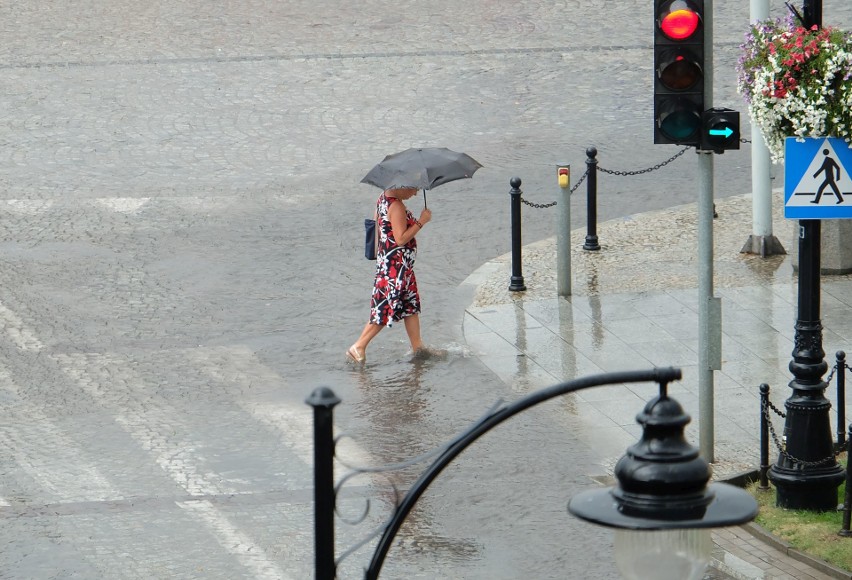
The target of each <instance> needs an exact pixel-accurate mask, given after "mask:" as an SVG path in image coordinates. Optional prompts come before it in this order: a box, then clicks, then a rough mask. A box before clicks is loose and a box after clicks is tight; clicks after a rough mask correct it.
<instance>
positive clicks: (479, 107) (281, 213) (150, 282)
mask: <svg viewBox="0 0 852 580" xmlns="http://www.w3.org/2000/svg"><path fill="white" fill-rule="evenodd" d="M717 4H720V6H718V11H719V15H718V20H717V28H716V30H717V38H718V43H719V49H718V54H717V55H716V61H715V62H716V68H717V71H718V76H717V78H716V95H717V99H718V104H720V105H730V106H736V105H737V104H738V103H739V100H738V97H737V96H736V95H735V94H734V90H733V85H734V78H735V77H734V73H733V63H734V62H735V61H736V56H737V55H736V52H737V51H736V45H737V44H738V43H739V42H740V39H741V37H742V31H743V30H744V28H745V22H746V20H747V14H746V12H747V7H745V6H740V5H738V4H737V5H734V4H731V3H726V4H724V5H721V3H717ZM461 8H463V9H464V10H465V11H466V12H467V13H470V14H473V15H474V17H470V18H467V17H465V18H455V17H453V18H448V17H447V15H448V14H455V13H456V11H458V10H460V9H461ZM604 8H605V9H606V17H605V18H603V19H602V18H601V12H602V10H603V9H604ZM824 9H825V12H826V14H827V15H828V14H832V15H834V16H833V18H835V19H836V18H839V19H840V22H841V23H842V22H844V21H845V22H852V8H850V6H849V5H848V4H847V3H845V2H837V1H836V0H835V1H834V2H829V1H826V2H825V8H824ZM643 13H644V14H645V17H643V18H637V14H643ZM647 22H650V5H649V4H648V3H647V2H640V1H638V0H636V1H628V2H621V3H616V4H613V3H610V2H606V3H604V2H592V3H588V2H582V3H580V2H563V3H552V2H536V1H532V2H524V3H523V4H522V5H518V4H517V3H500V2H494V1H492V0H478V1H474V2H464V3H462V2H450V1H445V2H437V3H435V2H430V3H422V2H421V3H404V5H400V3H399V2H388V1H386V0H368V1H366V2H361V3H358V4H357V5H356V4H345V3H341V2H338V1H320V2H310V3H306V2H285V3H282V2H273V1H269V0H248V1H246V2H241V3H238V4H235V3H224V4H210V3H204V2H199V1H189V2H183V3H177V4H176V3H168V2H161V1H152V2H146V3H141V4H140V3H138V2H127V1H124V0H119V1H116V2H109V3H107V4H98V5H94V4H88V3H83V4H81V3H79V2H67V1H60V2H52V3H51V4H50V6H49V7H47V8H46V7H44V6H42V5H36V4H32V3H29V4H27V3H23V4H22V3H13V4H9V3H7V4H5V5H3V6H0V31H2V33H3V43H2V44H0V80H2V84H3V86H4V91H2V92H0V321H2V332H0V412H2V414H3V417H4V421H3V425H2V427H0V442H2V445H0V466H1V467H2V469H0V518H2V521H3V524H4V525H3V526H2V527H0V543H2V545H3V546H4V550H3V551H2V552H0V576H2V577H4V578H10V579H17V578H74V577H79V578H118V577H120V578H145V579H149V578H228V579H231V578H299V579H301V578H306V577H310V575H311V570H312V562H311V558H312V543H311V542H312V530H311V514H312V497H311V491H312V483H311V445H312V443H311V439H310V433H311V423H310V410H309V409H308V408H307V406H306V405H305V404H304V399H305V398H306V396H307V395H308V394H309V393H310V392H311V391H312V390H313V389H314V388H316V387H317V386H319V385H329V386H331V387H333V388H334V390H335V391H336V392H337V393H338V394H339V395H340V397H341V398H342V399H343V403H342V404H341V405H340V406H339V407H338V409H337V424H338V426H339V427H340V429H341V431H342V432H345V433H347V434H348V435H349V438H347V439H345V440H344V442H343V443H341V459H344V460H349V461H351V462H353V463H356V464H364V463H369V464H376V463H387V462H394V461H399V460H402V459H406V458H409V457H411V456H413V455H416V454H418V453H420V452H423V451H426V450H430V449H433V448H435V447H436V446H438V445H440V444H441V443H443V442H445V441H446V440H448V439H449V438H451V437H453V436H454V435H455V434H456V433H458V432H459V431H461V430H462V429H464V428H465V427H467V426H468V425H469V424H470V422H472V421H474V420H475V419H477V418H478V417H480V416H481V414H482V413H483V412H485V410H486V409H488V408H489V407H490V406H491V405H492V404H493V403H494V401H496V400H497V399H500V398H502V399H512V398H514V397H517V396H518V390H517V389H518V384H517V382H514V383H511V384H507V383H506V382H505V381H504V380H502V379H503V378H504V377H502V376H501V375H500V373H497V374H495V372H494V371H493V370H492V368H491V366H492V361H488V360H485V357H479V356H478V355H477V353H476V349H477V348H478V346H469V345H468V344H467V343H466V341H465V332H464V331H463V321H464V319H465V310H466V309H467V308H468V306H469V305H470V304H471V301H473V300H475V299H476V297H475V288H473V287H471V286H470V285H468V284H463V282H464V281H465V279H467V278H468V276H469V275H470V274H471V272H473V271H475V270H477V269H478V268H480V266H482V264H485V263H488V262H489V261H490V260H492V259H494V257H495V256H500V255H503V254H505V252H507V251H508V248H509V240H510V238H509V218H508V213H509V198H508V191H509V179H510V177H512V176H514V175H519V176H521V177H522V178H523V182H524V183H523V189H524V192H525V193H524V195H525V197H526V198H528V199H529V200H531V201H534V202H539V203H541V202H548V201H551V200H552V199H553V198H554V197H555V191H554V190H555V189H556V187H555V183H554V181H555V180H554V179H553V177H554V176H553V173H554V171H553V169H554V167H555V165H556V164H557V163H566V162H568V163H571V164H572V167H573V170H574V174H575V175H577V174H578V168H581V167H583V162H584V160H585V149H586V147H587V146H589V145H592V144H594V145H596V146H597V147H598V149H599V151H600V154H599V160H600V163H601V166H602V167H608V168H611V169H620V170H632V169H644V168H647V167H652V166H654V165H657V164H659V163H660V162H661V161H663V160H665V159H667V158H669V157H670V156H672V155H674V154H675V153H676V152H677V151H678V148H676V147H657V148H655V147H649V146H647V144H648V143H649V141H650V139H651V132H650V124H649V123H650V113H649V112H648V111H649V110H650V109H649V106H650V105H649V103H650V101H649V99H650V96H649V95H650V93H651V88H650V86H651V78H652V76H651V71H650V57H649V55H650V46H651V35H650V33H649V27H650V26H649V25H646V23H647ZM599 34H600V35H601V36H599ZM589 47H591V48H589ZM745 131H746V129H745V127H744V132H745ZM413 145H441V146H447V147H451V148H453V149H457V150H463V151H466V152H468V153H470V154H471V155H472V156H473V157H475V158H476V159H477V160H479V161H480V162H482V163H483V164H484V165H485V167H484V168H483V169H482V170H480V171H479V172H477V174H476V177H475V178H474V179H472V180H467V181H464V182H458V183H453V184H448V185H446V186H443V187H441V188H440V189H437V190H436V191H435V192H432V193H430V195H429V206H430V208H431V209H432V210H433V212H434V220H433V221H432V222H431V223H430V224H429V227H428V229H427V230H426V231H424V232H423V234H422V235H421V236H422V237H421V240H420V242H421V244H420V254H419V256H418V265H417V268H418V270H417V271H418V276H419V283H420V288H421V292H422V294H423V300H424V308H425V311H424V316H423V324H424V335H425V337H426V338H427V340H429V341H430V342H431V343H432V344H434V345H437V346H439V347H441V348H443V349H445V350H446V351H447V353H448V354H447V357H446V358H441V359H434V360H429V361H412V360H411V358H410V357H409V356H407V354H406V350H407V347H406V341H405V339H404V336H403V332H402V331H401V330H400V329H393V330H391V331H387V332H385V333H383V334H382V335H381V336H380V337H379V338H378V339H377V341H376V342H375V343H374V345H373V346H371V349H370V353H369V356H370V362H369V363H368V364H367V366H366V367H365V368H364V369H355V368H352V367H351V366H349V365H347V364H346V363H345V361H344V358H343V352H344V350H345V348H346V347H347V346H348V345H349V344H350V343H351V341H352V340H353V338H354V336H355V335H356V334H357V332H358V331H359V329H360V328H361V326H362V324H363V321H364V320H365V319H366V316H367V309H368V308H367V306H368V297H369V290H370V284H371V279H372V270H373V266H372V265H371V264H370V263H368V262H367V261H366V260H364V259H363V258H361V257H360V256H361V255H360V251H359V248H360V246H361V240H362V234H361V227H362V226H361V224H362V223H363V222H362V220H363V218H364V217H366V216H367V215H369V213H370V212H371V209H370V207H371V205H372V202H373V200H374V199H375V195H376V193H377V192H376V191H375V190H374V189H373V188H370V187H368V186H365V185H360V184H359V183H358V182H359V180H360V178H361V177H362V175H363V174H364V173H365V172H366V171H367V170H368V169H369V168H370V167H372V165H373V164H374V163H375V162H376V161H378V160H379V159H381V158H382V157H383V156H384V155H385V154H387V153H390V152H393V151H397V150H400V149H404V148H406V147H409V146H413ZM693 158H694V156H692V155H684V156H683V157H681V158H679V159H677V160H676V161H675V162H673V163H672V164H670V165H668V166H666V167H664V168H662V169H660V170H658V171H654V172H651V173H649V174H642V175H637V176H634V177H630V178H616V177H614V176H601V178H600V179H599V193H600V195H599V216H600V218H601V220H610V219H614V218H619V217H623V216H626V215H634V214H638V213H640V212H643V211H650V210H655V209H662V208H666V207H669V206H672V205H678V204H682V203H687V202H689V201H690V200H691V199H692V198H693V197H694V195H695V188H694V183H693V175H694V167H695V163H694V159H693ZM716 167H717V171H718V172H719V173H720V174H724V175H725V179H720V180H718V182H717V195H718V196H719V197H720V198H725V197H728V196H731V195H735V194H739V193H741V192H742V191H746V190H747V189H748V182H749V149H748V147H744V148H743V150H742V151H740V152H738V153H736V154H734V153H731V154H726V155H724V156H721V157H719V158H718V159H717V163H716ZM572 206H573V210H574V211H573V214H574V226H575V227H579V226H580V225H582V223H583V220H584V219H585V213H584V212H585V210H584V200H583V199H582V197H581V196H577V197H575V199H574V200H573V201H572ZM413 207H417V205H416V203H415V204H414V206H413ZM551 211H552V210H551ZM553 221H554V220H553V215H552V214H551V213H548V211H547V210H536V211H533V210H526V211H525V213H524V226H525V232H526V234H525V235H526V238H525V239H526V241H527V242H528V243H534V242H537V241H539V240H547V239H548V238H549V237H550V236H552V235H553V232H554V229H553ZM742 236H743V238H745V237H746V236H747V232H742ZM604 243H606V240H604ZM530 251H532V250H530ZM544 270H546V268H544ZM530 275H531V276H532V273H531V274H530ZM546 275H547V274H546V273H545V272H542V273H541V274H540V276H542V277H543V276H546ZM531 280H532V278H531ZM600 283H601V284H604V285H605V284H607V282H606V280H604V279H603V278H602V277H601V278H600ZM592 306H593V304H592V303H590V307H592ZM537 379H538V376H537V375H535V374H532V375H530V377H529V380H530V385H529V386H530V387H531V386H532V385H533V384H535V381H536V380H537ZM607 457H608V456H607ZM340 467H341V470H342V465H341V466H340ZM607 469H608V465H607V462H606V461H603V460H602V457H601V456H599V452H598V450H597V449H596V448H593V447H592V446H590V445H589V444H588V443H587V442H585V441H583V440H582V439H581V438H578V437H576V433H575V431H573V430H572V428H571V427H570V425H569V424H568V422H566V415H565V413H564V412H563V410H562V409H554V408H547V409H541V410H537V411H536V412H530V414H529V415H527V416H525V417H524V420H523V421H519V422H518V423H516V424H512V425H506V426H505V428H503V429H501V430H500V432H499V433H494V434H493V436H489V437H488V438H486V439H485V440H483V441H482V442H481V445H478V446H477V448H476V449H471V450H470V452H469V453H466V454H465V456H464V458H462V460H461V461H460V462H459V464H458V465H457V466H454V468H453V469H451V470H448V471H447V472H446V473H445V474H444V475H443V476H442V478H441V480H440V481H438V482H436V484H435V487H434V489H433V490H432V491H431V492H430V494H429V495H428V496H427V497H426V498H424V500H423V503H422V509H420V510H419V511H418V512H417V513H416V514H415V517H414V519H413V520H412V522H410V524H409V525H408V526H407V527H406V528H404V530H403V534H402V538H401V542H400V545H399V546H398V547H395V549H394V551H392V553H391V557H390V559H389V562H388V565H387V573H386V577H388V578H395V577H396V578H434V577H436V576H438V577H453V578H507V579H508V578H518V577H536V578H542V579H546V578H564V577H566V575H567V576H569V577H570V576H575V577H578V576H580V575H583V574H589V575H591V576H593V577H596V578H607V577H614V576H615V571H614V568H613V565H612V562H611V554H610V549H611V541H610V539H609V535H608V534H607V533H606V532H605V531H602V530H592V531H590V530H589V529H588V528H587V527H585V526H583V525H581V524H580V523H578V522H577V521H576V520H574V519H572V518H569V517H568V516H567V514H566V510H565V505H566V503H567V500H568V498H569V497H570V496H571V495H573V494H574V493H576V492H577V491H579V490H582V489H586V488H588V487H590V486H592V485H595V479H594V477H603V476H606V474H607ZM413 472H416V469H414V470H412V469H409V470H406V471H404V472H402V473H401V474H399V475H396V476H392V477H391V480H392V481H393V483H394V484H395V485H397V487H401V488H404V487H405V486H406V485H407V484H408V483H409V482H410V481H411V480H412V478H413V477H414V476H415V473H413ZM353 484H354V485H353V486H351V489H349V490H348V491H349V492H350V493H351V495H352V496H354V497H353V500H354V501H353V502H352V503H353V504H355V505H351V504H350V502H349V501H348V500H347V501H346V502H344V503H345V505H344V507H345V510H346V511H345V513H346V514H348V515H351V514H352V513H355V514H358V513H360V508H361V507H363V505H362V504H361V503H360V502H359V501H358V500H360V499H362V496H370V497H374V500H373V502H372V510H371V511H370V513H369V515H368V518H367V521H366V522H365V523H364V524H362V525H361V526H346V525H344V524H343V523H342V522H341V523H340V526H339V528H340V529H339V530H338V536H339V543H338V547H339V551H340V552H341V553H342V552H343V550H345V549H346V548H347V547H348V546H351V545H353V544H354V542H355V541H357V540H359V539H362V538H364V537H365V536H366V534H367V533H368V530H369V525H370V524H375V523H378V520H380V519H381V518H382V516H383V515H384V514H386V508H387V505H388V502H389V501H391V498H392V496H393V491H392V486H390V484H389V482H388V478H386V477H378V476H372V477H366V476H365V477H361V478H359V479H358V480H356V481H354V482H353ZM528 490H532V491H528ZM346 497H347V498H349V495H347V496H346ZM364 558H365V556H364V551H361V552H359V553H356V554H354V555H353V556H352V557H350V558H347V559H346V560H345V561H344V562H343V565H342V566H341V572H342V574H341V576H342V577H357V575H358V571H359V568H360V566H362V565H363V561H364Z"/></svg>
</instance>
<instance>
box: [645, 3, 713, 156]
mask: <svg viewBox="0 0 852 580" xmlns="http://www.w3.org/2000/svg"><path fill="white" fill-rule="evenodd" d="M654 6H655V13H654V19H655V21H654V143H677V144H680V145H695V146H697V145H699V144H700V142H701V130H700V129H701V114H702V113H703V112H704V0H654Z"/></svg>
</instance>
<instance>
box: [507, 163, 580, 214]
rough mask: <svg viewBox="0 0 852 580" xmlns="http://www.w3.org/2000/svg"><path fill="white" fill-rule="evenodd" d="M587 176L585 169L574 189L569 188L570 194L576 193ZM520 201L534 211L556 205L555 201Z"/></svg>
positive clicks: (522, 199)
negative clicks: (534, 209)
mask: <svg viewBox="0 0 852 580" xmlns="http://www.w3.org/2000/svg"><path fill="white" fill-rule="evenodd" d="M588 175H589V170H588V169H586V172H585V173H584V174H583V175H581V176H580V180H579V181H578V182H577V183H575V184H574V187H572V188H571V193H574V192H575V191H577V188H579V187H580V184H581V183H583V181H585V179H586V176H588ZM521 201H522V202H523V203H525V204H526V205H528V206H530V207H534V208H536V209H547V208H549V207H553V206H554V205H556V202H555V201H554V202H552V203H533V202H531V201H527V200H525V199H524V198H523V197H521Z"/></svg>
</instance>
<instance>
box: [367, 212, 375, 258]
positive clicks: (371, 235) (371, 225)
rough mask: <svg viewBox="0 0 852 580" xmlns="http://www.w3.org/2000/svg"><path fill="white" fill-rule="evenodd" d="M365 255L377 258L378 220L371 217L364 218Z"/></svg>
mask: <svg viewBox="0 0 852 580" xmlns="http://www.w3.org/2000/svg"><path fill="white" fill-rule="evenodd" d="M364 257H365V258H367V259H368V260H375V259H376V220H374V219H370V218H367V219H365V220H364Z"/></svg>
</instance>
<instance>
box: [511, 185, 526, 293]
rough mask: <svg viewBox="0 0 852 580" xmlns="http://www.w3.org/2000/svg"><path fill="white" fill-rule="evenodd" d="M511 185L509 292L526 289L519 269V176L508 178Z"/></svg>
mask: <svg viewBox="0 0 852 580" xmlns="http://www.w3.org/2000/svg"><path fill="white" fill-rule="evenodd" d="M509 185H511V186H512V189H511V191H509V195H510V197H511V199H512V279H511V280H510V282H509V290H510V291H511V292H523V291H524V290H526V289H527V287H526V286H525V285H524V274H523V272H522V271H521V193H523V192H522V191H521V178H520V177H513V178H512V179H510V180H509Z"/></svg>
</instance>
